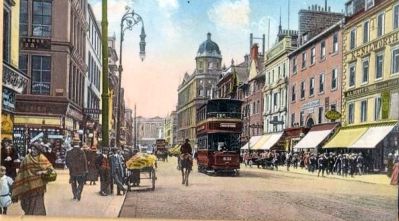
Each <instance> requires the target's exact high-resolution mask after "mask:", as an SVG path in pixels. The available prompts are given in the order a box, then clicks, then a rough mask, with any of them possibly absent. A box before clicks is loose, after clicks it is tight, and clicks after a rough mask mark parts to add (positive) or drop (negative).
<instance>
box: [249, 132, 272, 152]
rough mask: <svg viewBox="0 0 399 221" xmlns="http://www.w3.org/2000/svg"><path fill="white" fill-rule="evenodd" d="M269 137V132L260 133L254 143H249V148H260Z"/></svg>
mask: <svg viewBox="0 0 399 221" xmlns="http://www.w3.org/2000/svg"><path fill="white" fill-rule="evenodd" d="M269 138H270V135H269V134H265V135H262V136H261V137H260V139H259V140H258V141H257V142H256V143H255V144H251V148H250V149H251V150H260V149H261V147H262V146H263V144H265V143H266V141H267V140H269Z"/></svg>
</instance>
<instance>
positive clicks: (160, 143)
mask: <svg viewBox="0 0 399 221" xmlns="http://www.w3.org/2000/svg"><path fill="white" fill-rule="evenodd" d="M155 145H156V150H155V155H156V156H157V158H158V160H162V161H164V162H165V161H166V162H167V161H168V149H167V148H166V141H165V139H157V140H156V143H155Z"/></svg>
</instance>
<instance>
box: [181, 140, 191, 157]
mask: <svg viewBox="0 0 399 221" xmlns="http://www.w3.org/2000/svg"><path fill="white" fill-rule="evenodd" d="M180 152H181V154H190V155H192V153H193V149H192V148H191V145H190V140H189V139H186V140H185V143H184V144H183V145H182V146H181V147H180Z"/></svg>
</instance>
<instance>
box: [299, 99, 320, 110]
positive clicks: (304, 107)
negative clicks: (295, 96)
mask: <svg viewBox="0 0 399 221" xmlns="http://www.w3.org/2000/svg"><path fill="white" fill-rule="evenodd" d="M318 106H320V100H314V101H311V102H308V103H306V104H304V105H302V107H301V110H308V109H313V108H315V107H318Z"/></svg>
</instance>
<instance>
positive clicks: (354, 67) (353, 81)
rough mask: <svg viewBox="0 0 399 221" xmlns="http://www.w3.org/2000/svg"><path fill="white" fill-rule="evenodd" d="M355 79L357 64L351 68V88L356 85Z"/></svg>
mask: <svg viewBox="0 0 399 221" xmlns="http://www.w3.org/2000/svg"><path fill="white" fill-rule="evenodd" d="M355 77H356V63H354V64H351V65H350V66H349V87H352V86H354V85H355Z"/></svg>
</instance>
